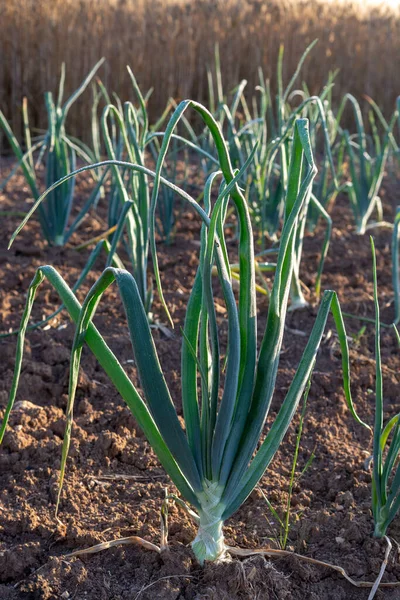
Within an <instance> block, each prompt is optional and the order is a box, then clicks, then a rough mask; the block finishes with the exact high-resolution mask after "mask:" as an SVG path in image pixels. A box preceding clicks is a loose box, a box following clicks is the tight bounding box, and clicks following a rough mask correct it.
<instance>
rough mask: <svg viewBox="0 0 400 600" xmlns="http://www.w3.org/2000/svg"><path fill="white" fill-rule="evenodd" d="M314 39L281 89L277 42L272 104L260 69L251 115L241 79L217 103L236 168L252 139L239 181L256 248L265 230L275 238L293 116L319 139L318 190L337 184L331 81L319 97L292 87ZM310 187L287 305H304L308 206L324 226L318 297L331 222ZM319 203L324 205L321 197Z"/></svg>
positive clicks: (281, 216) (314, 140)
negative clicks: (227, 99) (229, 98)
mask: <svg viewBox="0 0 400 600" xmlns="http://www.w3.org/2000/svg"><path fill="white" fill-rule="evenodd" d="M315 43H316V42H313V43H312V44H310V46H309V47H308V48H307V49H306V50H305V52H304V53H303V55H302V57H301V58H300V60H299V63H298V65H297V68H296V70H295V72H294V74H293V76H292V77H291V79H290V81H289V83H288V85H287V86H286V87H284V86H283V46H282V47H281V49H280V52H279V57H278V66H277V79H278V93H277V96H276V101H275V102H273V100H272V97H271V91H270V84H269V81H268V80H265V79H264V76H263V74H262V71H261V70H260V83H259V86H258V87H257V90H258V92H259V93H260V100H259V102H256V101H254V102H253V115H251V113H250V110H249V108H248V106H247V103H246V100H245V97H244V85H245V83H246V82H242V84H241V85H239V86H238V89H237V91H236V94H235V96H234V99H233V102H232V106H231V108H230V109H228V107H227V106H226V104H224V105H223V109H224V111H225V114H226V121H227V123H228V125H229V127H228V134H229V135H228V142H229V147H230V153H231V156H233V157H235V158H236V161H235V164H236V165H238V166H239V167H240V166H242V165H243V164H244V161H245V160H246V158H247V156H248V155H249V152H250V151H251V148H252V147H253V146H254V145H255V143H256V142H257V143H258V147H257V151H256V153H255V158H254V161H253V162H252V163H251V165H250V168H249V173H248V175H247V178H246V180H245V196H246V198H247V200H248V203H249V206H250V213H251V217H252V221H253V224H254V227H255V229H256V231H258V233H259V238H260V243H261V245H262V246H263V244H264V238H265V235H266V234H268V235H269V236H270V237H272V239H276V236H277V233H278V230H279V228H280V225H281V221H282V220H283V219H284V216H285V215H284V213H285V197H286V192H287V188H288V185H289V180H288V172H289V168H290V160H291V153H292V138H293V129H294V127H295V122H296V119H297V117H298V116H304V117H309V121H310V138H311V141H312V145H314V147H315V149H316V150H317V149H318V148H317V140H318V142H319V139H320V137H322V140H323V143H324V145H323V152H324V166H323V173H322V188H321V187H320V188H318V191H320V190H321V189H324V187H327V181H328V175H329V174H330V177H331V187H330V188H329V190H324V191H325V192H326V193H330V192H331V191H333V192H334V191H335V190H336V189H337V187H338V186H337V179H336V173H335V168H334V163H333V157H332V152H331V144H332V142H333V141H334V138H333V139H332V141H331V138H332V137H333V136H332V133H331V131H332V126H331V121H332V116H331V111H330V112H329V115H330V119H329V125H330V127H329V130H328V124H327V118H326V113H325V107H324V104H325V103H326V102H327V103H328V107H329V106H330V95H329V94H330V92H331V88H332V85H333V84H332V81H331V79H332V77H331V78H330V79H329V80H328V83H327V85H326V86H325V88H324V89H323V90H322V92H321V95H320V96H310V95H307V94H306V93H303V92H301V91H300V92H299V91H298V90H295V91H294V92H293V91H292V90H293V86H294V84H295V82H296V79H297V77H298V76H299V74H300V72H301V68H302V66H303V63H304V61H305V59H306V57H307V56H308V54H309V52H311V50H312V48H313V47H314V46H315ZM298 95H300V97H301V99H302V100H301V102H300V104H299V105H298V106H297V107H296V108H293V107H292V106H291V105H290V100H291V99H293V98H294V97H295V96H298ZM239 106H241V108H242V111H241V112H242V113H243V114H244V115H245V121H244V122H243V121H240V120H239V124H238V125H237V124H236V121H237V114H239V110H238V107H239ZM313 186H314V182H311V184H310V186H309V189H308V190H307V195H306V198H305V202H304V205H303V207H302V211H301V213H300V215H299V218H298V221H297V234H296V243H295V247H296V249H295V262H294V268H293V281H292V285H291V292H290V297H291V305H292V309H296V308H301V307H304V306H306V305H307V302H306V300H305V298H304V295H303V292H302V287H301V281H300V275H299V271H300V264H301V260H302V250H303V238H304V233H305V226H306V222H307V216H308V214H309V212H310V210H311V209H313V211H314V213H316V215H318V216H321V217H322V218H323V219H324V220H325V221H326V225H327V226H326V233H325V237H324V241H323V244H322V248H321V258H320V263H319V266H318V270H317V276H316V282H315V290H316V294H317V297H319V295H320V288H321V275H322V271H323V266H324V261H325V258H326V255H327V252H328V248H329V241H330V236H331V231H332V220H331V218H330V216H329V215H328V213H327V211H326V209H325V207H324V206H323V204H322V203H321V202H320V200H319V198H318V197H317V195H316V193H314V191H315V192H317V190H314V189H313ZM332 188H333V190H332ZM317 193H318V192H317ZM324 202H325V203H326V200H325V199H324ZM315 218H316V217H315Z"/></svg>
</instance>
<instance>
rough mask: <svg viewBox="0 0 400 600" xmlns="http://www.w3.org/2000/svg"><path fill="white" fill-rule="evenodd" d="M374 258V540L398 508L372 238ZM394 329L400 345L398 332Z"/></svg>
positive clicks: (399, 482) (396, 443)
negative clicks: (385, 415) (385, 413)
mask: <svg viewBox="0 0 400 600" xmlns="http://www.w3.org/2000/svg"><path fill="white" fill-rule="evenodd" d="M371 246H372V255H373V277H374V303H375V361H376V388H375V423H374V442H373V469H372V514H373V517H374V523H375V529H374V535H375V536H376V537H383V536H385V535H386V531H387V528H388V527H389V525H390V523H391V522H392V521H393V519H394V518H395V516H396V514H397V513H398V511H399V509H400V463H399V456H400V413H398V414H397V415H395V416H394V417H392V418H391V419H390V420H389V421H388V422H387V423H386V425H384V423H383V381H382V361H381V349H380V322H379V301H378V284H377V273H376V256H375V246H374V241H373V239H372V238H371ZM394 330H395V333H396V336H397V339H398V342H399V346H400V337H399V333H398V331H397V329H396V326H395V325H394Z"/></svg>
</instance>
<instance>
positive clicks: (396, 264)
mask: <svg viewBox="0 0 400 600" xmlns="http://www.w3.org/2000/svg"><path fill="white" fill-rule="evenodd" d="M399 245H400V206H398V207H397V211H396V216H395V218H394V223H393V233H392V282H393V291H394V323H395V324H396V325H397V324H398V323H400V261H399Z"/></svg>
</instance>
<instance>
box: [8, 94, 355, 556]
mask: <svg viewBox="0 0 400 600" xmlns="http://www.w3.org/2000/svg"><path fill="white" fill-rule="evenodd" d="M189 108H192V109H194V110H195V111H196V113H197V115H198V116H200V117H201V119H202V120H203V121H204V123H205V124H206V126H207V127H208V128H209V130H210V133H211V135H212V137H213V140H214V143H215V147H216V151H217V154H218V160H219V165H220V170H218V171H215V172H214V173H212V174H210V176H209V177H208V179H207V181H206V184H205V187H204V208H202V207H201V206H200V205H199V204H198V203H197V202H196V201H195V200H194V199H193V198H192V197H191V196H190V195H189V194H188V193H187V192H185V191H183V190H181V189H180V188H178V187H177V186H174V184H172V183H170V182H168V181H167V180H163V179H162V176H161V171H162V165H163V161H164V159H165V156H166V155H167V152H168V148H169V144H170V141H171V138H172V135H173V131H174V129H175V128H176V126H177V124H178V122H179V121H180V119H181V118H182V117H183V115H184V113H185V111H186V110H188V109H189ZM252 158H253V156H252V155H250V156H249V158H248V161H247V162H246V163H245V164H244V165H243V167H242V168H241V169H239V170H235V169H234V168H233V167H232V163H231V159H230V156H229V151H228V146H227V143H226V141H225V139H224V137H223V135H222V134H221V131H220V129H219V126H218V123H217V122H216V120H215V119H214V118H213V116H212V114H211V113H210V112H209V111H208V110H207V109H206V108H204V107H203V106H202V105H200V104H198V103H196V102H193V101H190V100H186V101H183V102H181V103H180V104H179V106H178V107H177V109H176V110H175V112H174V113H173V115H172V117H171V119H170V121H169V124H168V126H167V128H166V131H165V134H164V136H163V140H162V144H161V148H160V153H159V155H158V159H157V165H156V169H155V172H154V173H152V172H151V171H150V170H148V169H146V168H145V167H143V166H142V165H136V164H133V163H125V165H122V167H123V168H125V167H126V168H127V169H131V170H132V171H133V172H139V173H145V174H146V175H147V176H152V177H153V181H154V184H153V189H152V197H151V203H150V206H151V208H150V247H151V251H152V258H153V265H154V273H155V277H156V283H157V288H158V293H159V295H160V298H161V301H162V302H163V305H164V307H165V309H166V311H167V314H168V315H169V311H168V307H167V306H166V303H165V300H164V296H163V291H162V285H161V275H160V272H159V268H158V261H157V252H156V239H155V215H156V207H157V199H158V196H159V188H160V185H161V184H162V185H167V186H169V187H171V189H174V190H175V192H176V193H177V194H179V196H180V197H181V198H182V199H183V200H184V201H186V202H188V203H189V204H190V205H191V206H192V207H193V208H194V209H195V210H196V212H197V214H198V215H199V216H200V218H201V219H202V223H203V225H202V232H201V248H200V256H199V266H198V270H197V274H196V277H195V281H194V284H193V288H192V291H191V294H190V297H189V300H188V304H187V309H186V317H185V322H184V327H183V332H182V354H181V384H182V386H181V387H182V406H183V418H184V423H185V426H184V428H183V427H182V425H181V423H180V420H179V418H178V414H177V412H176V409H175V407H174V403H173V401H172V398H171V395H170V392H169V389H168V386H167V383H166V381H165V378H164V375H163V373H162V370H161V366H160V363H159V360H158V356H157V351H156V348H155V344H154V342H153V339H152V335H151V330H150V327H149V322H148V319H147V315H146V311H145V309H144V306H143V300H142V296H141V294H140V290H139V287H138V285H137V283H136V281H135V279H134V277H133V276H132V274H131V273H129V272H127V271H125V270H124V269H118V268H114V267H108V268H107V269H106V270H105V271H104V272H103V274H102V275H101V277H100V278H99V279H98V281H97V282H96V283H95V284H94V286H93V287H92V289H91V290H90V291H89V293H88V295H87V296H86V298H85V300H84V302H83V304H82V306H81V305H80V304H79V302H78V300H77V299H76V297H75V296H74V294H73V293H72V292H71V290H70V289H69V288H68V286H67V285H66V283H65V281H64V280H63V279H62V278H61V277H60V276H59V275H58V273H57V272H56V271H55V270H54V269H53V268H52V267H50V266H44V267H40V268H39V269H38V270H37V272H36V275H35V277H34V279H33V281H32V283H31V286H30V288H29V291H28V297H27V302H26V308H25V311H24V314H23V317H22V322H21V327H20V333H19V336H18V343H17V360H16V366H15V372H14V378H13V382H12V386H11V392H10V398H9V403H8V406H7V409H6V414H5V417H4V420H3V423H2V426H1V429H0V441H1V439H2V437H3V435H4V431H5V428H6V425H7V420H8V416H9V413H10V410H11V408H12V405H13V402H14V399H15V395H16V392H17V387H18V380H19V375H20V370H21V361H22V352H23V344H24V337H25V329H26V326H27V323H28V320H29V315H30V311H31V308H32V304H33V302H34V298H35V294H36V291H37V288H38V287H39V285H40V283H41V282H42V281H43V280H44V279H45V278H46V279H47V280H48V281H49V282H50V283H51V285H52V286H53V287H54V288H55V290H56V291H57V292H58V294H59V295H60V296H61V299H62V301H63V303H64V304H65V306H66V307H67V309H68V312H69V314H70V316H71V318H72V319H73V320H74V322H75V323H76V332H75V338H74V342H73V348H72V354H71V368H70V379H69V399H68V405H67V412H66V418H67V424H66V433H65V437H64V443H63V450H62V461H61V474H60V493H61V486H62V483H63V480H64V474H65V467H66V460H67V455H68V448H69V443H70V438H71V432H72V425H73V408H74V400H75V392H76V387H77V382H78V372H79V365H80V360H81V353H82V347H83V344H84V343H87V344H88V346H89V348H90V349H91V350H92V352H93V353H94V355H95V356H96V358H97V359H98V361H99V363H100V364H101V365H102V366H103V368H104V369H105V371H106V373H107V374H108V375H109V377H110V379H111V380H112V382H113V383H114V385H115V386H116V388H117V390H118V391H119V392H120V394H121V396H122V397H123V399H124V400H125V401H126V403H127V405H128V406H129V408H130V409H131V411H132V413H133V415H134V416H135V418H136V420H137V422H138V424H139V426H140V427H141V429H142V430H143V432H144V434H145V435H146V437H147V439H148V441H149V443H150V444H151V446H152V448H153V450H154V452H155V453H156V455H157V456H158V458H159V460H160V462H161V464H162V465H163V466H164V468H165V470H166V471H167V473H168V474H169V476H170V477H171V479H172V481H173V482H174V484H175V485H176V487H177V489H178V490H179V492H180V494H181V496H182V498H183V499H184V501H185V502H187V503H188V504H190V505H191V506H192V507H193V509H194V511H196V513H195V516H194V518H195V520H196V522H197V524H198V533H197V536H196V538H195V539H194V540H193V542H192V548H193V552H194V554H195V556H196V557H197V559H198V561H199V562H200V563H203V562H204V561H205V560H210V561H215V560H218V559H221V558H222V557H223V556H224V555H225V552H226V546H225V542H224V535H223V525H224V522H225V521H226V519H228V518H229V517H230V516H231V515H232V514H233V513H234V512H235V511H236V510H237V509H238V508H239V507H240V506H241V504H242V503H243V502H244V501H245V500H246V498H247V497H248V496H249V494H250V493H251V491H252V490H253V489H254V487H255V486H256V485H257V483H258V481H259V480H260V478H261V477H262V476H263V474H264V472H265V470H266V468H267V467H268V465H269V463H270V462H271V460H272V458H273V456H274V454H275V452H276V451H277V449H278V448H279V445H280V443H281V441H282V439H283V437H284V435H285V433H286V431H287V429H288V427H289V425H290V423H291V420H292V417H293V415H294V413H295V411H296V408H297V406H298V404H299V402H300V400H301V397H302V395H303V392H304V389H305V387H306V385H307V382H308V381H309V378H310V374H311V372H312V369H313V365H314V362H315V359H316V355H317V352H318V348H319V346H320V342H321V339H322V336H323V332H324V329H325V324H326V320H327V318H328V314H329V312H330V311H331V312H332V315H333V317H334V321H335V323H336V327H337V331H338V336H339V341H340V345H341V350H342V366H343V378H344V389H345V397H346V401H347V405H348V407H349V409H350V411H351V412H352V414H353V416H354V417H355V418H356V419H357V421H358V422H359V423H362V422H361V421H360V419H359V418H358V416H357V414H356V412H355V409H354V406H353V403H352V398H351V393H350V380H349V353H348V346H347V338H346V333H345V329H344V323H343V318H342V315H341V309H340V306H339V303H338V299H337V296H336V294H335V293H334V292H333V291H326V292H325V293H324V295H323V298H322V300H321V304H320V307H319V311H318V315H317V317H316V320H315V323H314V326H313V329H312V332H311V334H310V336H309V338H308V342H307V345H306V348H305V350H304V354H303V357H302V359H301V361H300V363H299V365H298V368H297V370H296V372H295V374H294V376H293V380H292V383H291V385H290V387H289V390H288V392H287V394H286V397H285V399H284V400H283V402H282V404H281V406H280V408H279V410H278V413H277V415H276V417H275V419H274V420H273V422H272V423H271V425H270V427H269V430H268V432H267V434H266V436H265V437H264V435H263V429H264V425H265V421H266V418H267V416H268V413H269V409H270V406H271V402H272V399H273V396H274V391H275V385H276V376H277V370H278V365H279V358H280V351H281V348H282V340H283V333H284V326H285V316H286V311H287V305H288V299H289V292H290V285H291V281H292V275H293V268H294V262H295V257H294V252H295V241H296V228H297V221H298V218H299V215H300V213H301V210H302V207H303V205H304V202H305V199H306V195H307V193H308V190H309V186H310V184H311V183H312V180H313V178H314V177H315V173H316V167H315V164H314V161H313V156H312V152H311V146H310V138H309V131H308V121H307V120H306V119H298V120H297V121H296V123H295V127H294V139H293V147H292V154H291V163H290V166H289V172H288V187H287V192H286V197H285V223H284V226H283V230H282V235H281V239H280V245H279V252H278V257H277V265H276V270H275V277H274V282H273V286H272V290H271V295H270V301H269V307H268V313H267V316H266V325H265V330H264V335H263V338H262V340H261V346H260V350H259V352H258V351H257V348H258V346H257V309H256V294H255V266H254V248H253V231H252V226H251V219H250V214H249V210H248V205H247V202H246V200H245V197H244V195H243V193H242V191H241V189H240V186H239V182H240V180H241V178H242V177H243V175H244V172H245V170H246V169H247V168H248V165H249V163H250V161H251V160H252ZM109 162H111V163H112V164H113V165H114V164H118V163H119V161H109ZM128 165H129V166H128ZM101 166H102V167H104V166H105V165H104V164H103V165H101ZM85 168H86V167H84V168H83V169H85ZM217 180H220V181H221V184H220V187H219V190H218V195H217V199H216V200H215V202H214V203H212V197H213V196H212V189H213V186H214V184H215V183H216V181H217ZM61 181H63V180H61ZM39 201H42V198H41V199H39ZM39 201H38V202H39ZM230 203H231V205H232V207H234V209H235V212H236V214H237V219H238V222H239V232H238V235H239V238H238V254H239V273H240V283H239V294H238V299H237V298H236V296H235V293H234V287H233V282H232V277H231V271H230V261H229V257H228V251H227V246H226V243H225V238H224V222H225V218H226V215H227V211H228V206H229V204H230ZM20 227H21V226H20ZM19 229H20V228H19ZM17 231H18V230H17ZM14 237H15V235H14V236H13V238H12V239H14ZM214 265H215V266H216V270H217V274H218V281H219V285H220V289H221V291H222V295H223V299H224V302H225V306H226V312H227V317H226V319H227V326H228V341H227V349H226V355H225V356H224V352H223V348H222V346H221V344H220V339H219V328H218V323H217V318H216V311H215V292H214V288H213V279H212V269H213V266H214ZM113 283H116V284H117V286H118V289H119V293H120V296H121V298H122V302H123V305H124V308H125V313H126V317H127V322H128V327H129V333H130V338H131V342H132V347H133V353H134V358H135V364H136V367H137V372H138V375H139V379H140V383H141V389H142V390H143V396H142V395H141V394H140V393H139V391H138V390H137V389H136V387H135V386H134V384H133V383H132V382H131V380H130V379H129V377H128V376H127V374H126V373H125V371H124V370H123V368H122V366H121V364H120V363H119V361H118V359H117V357H116V356H115V355H114V354H113V353H112V351H111V350H110V348H109V347H108V346H107V344H106V343H105V341H104V339H103V337H102V336H101V334H100V333H99V332H98V330H97V329H96V327H95V326H94V325H93V323H92V320H93V316H94V314H95V310H96V308H97V306H98V304H99V302H100V300H101V298H102V295H103V293H104V292H105V291H106V289H107V288H108V287H109V286H110V285H112V284H113ZM169 318H170V319H171V317H170V315H169ZM223 370H224V374H225V376H224V377H223ZM199 382H200V383H199ZM198 383H199V385H198ZM221 387H222V390H221V389H220V388H221ZM59 501H60V494H59V497H58V502H57V507H58V504H59ZM194 511H192V514H193V512H194Z"/></svg>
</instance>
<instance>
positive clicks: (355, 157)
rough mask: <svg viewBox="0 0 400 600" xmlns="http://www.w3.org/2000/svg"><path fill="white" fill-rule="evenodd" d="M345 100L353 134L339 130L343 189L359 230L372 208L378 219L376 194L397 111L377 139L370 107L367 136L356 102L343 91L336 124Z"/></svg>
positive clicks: (362, 228)
mask: <svg viewBox="0 0 400 600" xmlns="http://www.w3.org/2000/svg"><path fill="white" fill-rule="evenodd" d="M347 103H350V105H351V107H352V109H353V113H354V117H355V123H356V129H357V134H356V135H350V134H349V132H348V131H347V130H345V131H344V132H343V135H344V140H345V144H346V150H347V154H348V158H349V168H350V181H349V182H348V184H347V186H346V190H347V192H348V194H349V199H350V206H351V209H352V211H353V214H354V219H355V222H356V227H357V232H358V233H359V234H363V233H365V231H366V229H367V225H368V221H369V220H370V218H371V216H372V214H373V212H374V211H376V213H377V217H378V222H379V221H382V204H381V201H380V198H379V196H378V194H379V189H380V187H381V183H382V178H383V173H384V170H385V165H386V160H387V157H388V153H389V146H390V144H391V140H392V137H393V136H392V131H393V127H394V124H395V122H396V119H397V117H398V115H397V110H396V111H395V112H394V114H393V116H392V118H391V120H390V123H389V124H388V126H387V128H386V129H385V133H384V135H383V138H382V139H381V136H380V135H379V132H378V129H377V127H376V124H375V119H374V113H373V112H372V111H371V112H370V113H369V116H370V122H371V129H372V135H371V136H367V133H366V131H365V127H364V120H363V116H362V112H361V108H360V105H359V103H358V101H357V100H356V98H354V96H352V95H351V94H345V96H344V97H343V100H342V103H341V105H340V107H339V110H338V113H337V126H338V127H339V124H340V120H341V117H342V115H343V111H344V108H345V106H346V104H347Z"/></svg>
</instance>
